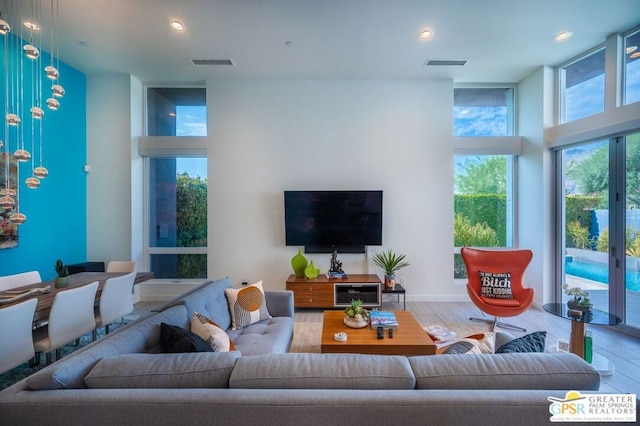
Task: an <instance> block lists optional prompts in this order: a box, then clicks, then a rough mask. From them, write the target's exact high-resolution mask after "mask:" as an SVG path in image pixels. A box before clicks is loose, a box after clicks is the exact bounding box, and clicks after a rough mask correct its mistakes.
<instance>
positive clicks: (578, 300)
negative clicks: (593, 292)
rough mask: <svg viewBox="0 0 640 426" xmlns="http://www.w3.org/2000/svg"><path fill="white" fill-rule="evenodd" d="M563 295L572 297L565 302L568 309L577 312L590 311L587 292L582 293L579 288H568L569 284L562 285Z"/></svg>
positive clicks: (591, 306)
mask: <svg viewBox="0 0 640 426" xmlns="http://www.w3.org/2000/svg"><path fill="white" fill-rule="evenodd" d="M562 289H563V290H564V294H566V295H567V296H571V297H573V299H570V300H569V301H567V306H568V307H569V309H577V310H579V311H591V310H592V309H593V304H591V300H589V292H587V291H583V290H582V289H581V288H580V287H569V284H567V283H564V284H562Z"/></svg>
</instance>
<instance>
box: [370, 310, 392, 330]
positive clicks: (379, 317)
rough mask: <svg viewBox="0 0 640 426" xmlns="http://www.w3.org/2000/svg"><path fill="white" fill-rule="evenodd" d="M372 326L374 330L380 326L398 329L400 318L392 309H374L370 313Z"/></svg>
mask: <svg viewBox="0 0 640 426" xmlns="http://www.w3.org/2000/svg"><path fill="white" fill-rule="evenodd" d="M369 319H370V321H371V328H373V329H374V330H375V329H376V328H378V327H383V328H391V329H393V330H397V329H398V320H397V319H396V315H395V314H394V313H393V312H391V311H373V312H371V314H369Z"/></svg>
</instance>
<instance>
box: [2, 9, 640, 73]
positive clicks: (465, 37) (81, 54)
mask: <svg viewBox="0 0 640 426" xmlns="http://www.w3.org/2000/svg"><path fill="white" fill-rule="evenodd" d="M57 1H59V5H60V24H59V28H60V34H59V37H60V41H59V49H60V57H61V60H63V61H65V62H67V63H68V64H70V65H72V66H74V67H75V68H77V69H79V70H80V71H82V72H84V73H86V74H88V75H91V74H94V73H113V72H116V73H127V74H132V75H134V76H136V77H138V78H139V79H141V80H142V81H143V82H155V83H158V82H199V81H204V80H206V79H210V78H214V79H215V78H219V79H230V78H238V79H245V78H267V79H272V78H273V79H279V78H284V79H291V78H293V79H441V78H446V79H452V80H454V81H455V82H474V83H479V82H480V83H482V82H485V83H492V82H500V83H513V82H518V81H520V80H521V79H523V78H524V77H526V76H527V75H529V74H530V73H531V72H533V71H534V70H535V69H537V68H538V67H540V66H542V65H551V66H553V65H557V64H559V63H562V62H564V61H566V60H568V59H571V58H572V57H574V56H575V55H577V54H579V53H581V52H583V51H585V50H587V49H590V48H591V47H593V46H595V45H597V44H599V43H602V42H604V40H605V38H606V37H607V35H609V34H611V33H615V32H618V31H622V30H626V29H629V28H631V27H633V26H634V25H638V24H640V0H532V1H524V0H484V1H482V0H431V1H427V0H423V1H406V0H398V1H393V0H313V1H312V0H184V1H175V0H57ZM5 2H6V0H5ZM24 3H27V2H26V1H25V2H24ZM49 3H50V2H49V1H47V0H44V1H43V13H42V15H43V16H45V17H48V16H49ZM4 16H5V19H6V18H7V16H6V14H5V15H4ZM176 18H177V19H180V20H181V21H182V22H183V23H184V25H185V27H186V30H185V31H184V32H182V33H177V32H175V31H173V30H171V29H170V28H169V25H168V23H169V21H170V20H172V19H176ZM47 20H48V18H47ZM42 24H43V27H44V31H45V33H44V34H48V30H47V27H48V23H47V22H43V23H42ZM423 28H429V29H431V30H432V31H433V33H434V36H433V38H432V39H431V40H429V41H421V40H419V39H418V32H419V31H420V30H421V29H423ZM563 30H569V31H572V32H573V37H572V38H571V39H570V40H568V41H567V42H564V43H557V42H554V40H553V36H554V35H555V34H556V33H558V32H560V31H563ZM287 42H291V45H290V46H287V45H286V43H287ZM45 50H47V49H46V48H45ZM191 59H231V60H233V62H234V63H235V66H232V67H229V66H226V67H225V66H215V67H202V66H200V67H197V66H194V65H193V64H192V63H191ZM427 59H465V60H468V63H467V65H465V66H463V67H449V66H446V67H425V66H424V63H425V61H426V60H427ZM63 80H64V76H63Z"/></svg>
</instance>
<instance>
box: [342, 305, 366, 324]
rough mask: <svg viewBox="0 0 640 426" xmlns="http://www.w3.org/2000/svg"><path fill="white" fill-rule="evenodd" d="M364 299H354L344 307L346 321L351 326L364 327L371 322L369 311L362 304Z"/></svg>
mask: <svg viewBox="0 0 640 426" xmlns="http://www.w3.org/2000/svg"><path fill="white" fill-rule="evenodd" d="M362 303H363V302H362V300H360V299H354V300H352V301H351V305H350V306H347V307H346V308H345V309H344V323H345V325H347V326H349V327H351V328H362V327H366V326H367V324H369V311H367V310H366V309H365V308H364V307H363V306H362Z"/></svg>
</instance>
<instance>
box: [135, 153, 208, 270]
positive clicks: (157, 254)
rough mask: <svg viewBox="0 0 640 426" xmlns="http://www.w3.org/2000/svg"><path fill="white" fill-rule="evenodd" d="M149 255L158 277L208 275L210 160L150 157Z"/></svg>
mask: <svg viewBox="0 0 640 426" xmlns="http://www.w3.org/2000/svg"><path fill="white" fill-rule="evenodd" d="M148 223H149V228H148V235H149V249H148V250H149V254H150V270H151V271H152V272H153V273H154V274H155V277H156V278H206V277H207V159H206V158H180V157H169V158H164V157H163V158H150V159H149V222H148Z"/></svg>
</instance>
